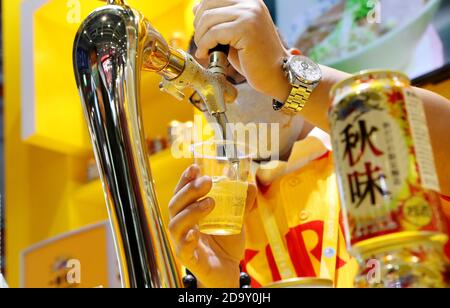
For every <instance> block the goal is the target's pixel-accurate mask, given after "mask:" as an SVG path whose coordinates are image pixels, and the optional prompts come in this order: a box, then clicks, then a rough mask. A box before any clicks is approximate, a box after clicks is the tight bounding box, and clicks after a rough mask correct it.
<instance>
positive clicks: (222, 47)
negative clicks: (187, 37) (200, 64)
mask: <svg viewBox="0 0 450 308" xmlns="http://www.w3.org/2000/svg"><path fill="white" fill-rule="evenodd" d="M216 51H219V52H222V53H224V54H225V55H226V56H227V57H228V54H229V53H230V45H220V44H219V45H217V46H216V47H214V48H213V49H210V50H209V53H208V54H209V55H211V54H212V53H213V52H216Z"/></svg>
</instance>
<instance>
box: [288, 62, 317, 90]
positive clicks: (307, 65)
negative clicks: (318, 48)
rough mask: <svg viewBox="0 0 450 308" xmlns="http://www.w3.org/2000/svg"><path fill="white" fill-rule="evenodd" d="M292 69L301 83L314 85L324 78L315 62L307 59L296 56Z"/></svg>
mask: <svg viewBox="0 0 450 308" xmlns="http://www.w3.org/2000/svg"><path fill="white" fill-rule="evenodd" d="M291 68H292V69H293V71H294V72H295V75H296V77H297V78H298V79H300V81H302V82H304V83H308V84H314V83H317V82H319V81H320V79H321V78H322V71H321V69H320V67H319V65H317V64H316V63H315V62H314V61H312V60H311V59H309V58H307V57H303V56H296V57H293V58H292V60H291Z"/></svg>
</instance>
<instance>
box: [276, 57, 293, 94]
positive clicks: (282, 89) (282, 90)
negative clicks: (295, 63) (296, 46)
mask: <svg viewBox="0 0 450 308" xmlns="http://www.w3.org/2000/svg"><path fill="white" fill-rule="evenodd" d="M290 55H291V54H290V53H289V51H287V50H286V49H284V50H283V52H282V53H280V55H279V56H278V59H277V60H276V62H275V63H276V65H275V69H274V75H273V76H274V77H275V78H274V84H273V93H272V94H271V96H272V97H273V98H274V99H276V100H278V101H280V102H285V101H286V100H287V99H288V97H289V95H290V93H291V91H292V85H291V84H290V83H289V79H288V77H287V76H286V74H285V72H284V70H283V59H284V58H287V57H290Z"/></svg>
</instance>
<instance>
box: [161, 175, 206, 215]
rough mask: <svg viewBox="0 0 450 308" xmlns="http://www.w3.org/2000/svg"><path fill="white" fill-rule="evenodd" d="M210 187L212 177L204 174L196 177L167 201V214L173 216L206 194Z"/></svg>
mask: <svg viewBox="0 0 450 308" xmlns="http://www.w3.org/2000/svg"><path fill="white" fill-rule="evenodd" d="M211 188H212V179H211V178H210V177H207V176H204V177H200V178H197V179H195V180H193V181H191V182H189V183H188V184H187V185H185V186H184V187H183V188H181V189H180V191H178V193H176V194H175V195H174V196H173V198H172V200H170V203H169V214H170V216H171V217H175V216H176V215H177V214H178V213H180V212H181V211H182V210H183V209H185V208H186V207H187V206H189V205H190V204H192V203H194V202H196V201H197V200H199V199H201V198H203V197H204V196H206V195H207V194H208V193H209V192H210V191H211Z"/></svg>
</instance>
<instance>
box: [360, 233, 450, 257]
mask: <svg viewBox="0 0 450 308" xmlns="http://www.w3.org/2000/svg"><path fill="white" fill-rule="evenodd" d="M447 240H448V236H447V235H446V234H444V233H438V232H429V231H407V232H399V233H393V234H389V235H383V236H378V237H375V238H373V239H370V240H366V241H362V242H360V243H358V244H355V245H354V246H353V247H352V248H351V251H352V252H353V253H354V254H357V255H365V254H371V253H375V252H377V251H385V250H387V249H394V248H396V247H404V246H405V245H408V244H412V245H413V244H418V243H423V242H428V243H430V242H431V243H435V244H436V245H444V244H445V243H446V242H447Z"/></svg>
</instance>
